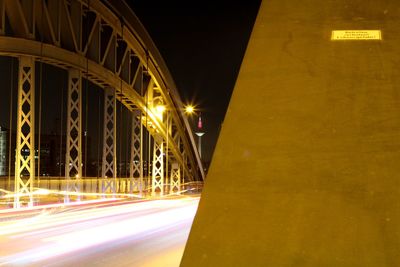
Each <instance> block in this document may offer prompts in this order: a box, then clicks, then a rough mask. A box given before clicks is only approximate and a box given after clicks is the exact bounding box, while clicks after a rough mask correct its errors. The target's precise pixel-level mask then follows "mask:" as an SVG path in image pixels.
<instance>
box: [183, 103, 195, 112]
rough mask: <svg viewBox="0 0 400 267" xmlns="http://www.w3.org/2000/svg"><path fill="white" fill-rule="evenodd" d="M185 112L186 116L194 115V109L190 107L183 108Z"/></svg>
mask: <svg viewBox="0 0 400 267" xmlns="http://www.w3.org/2000/svg"><path fill="white" fill-rule="evenodd" d="M185 112H186V113H187V114H193V113H194V107H193V106H192V105H187V106H186V107H185Z"/></svg>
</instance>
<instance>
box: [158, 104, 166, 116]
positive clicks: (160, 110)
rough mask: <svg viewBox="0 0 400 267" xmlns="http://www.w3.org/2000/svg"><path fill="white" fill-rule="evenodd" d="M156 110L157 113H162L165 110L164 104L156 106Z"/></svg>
mask: <svg viewBox="0 0 400 267" xmlns="http://www.w3.org/2000/svg"><path fill="white" fill-rule="evenodd" d="M156 110H157V112H158V113H159V114H162V113H164V111H165V106H164V105H158V106H156Z"/></svg>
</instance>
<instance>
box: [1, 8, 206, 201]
mask: <svg viewBox="0 0 400 267" xmlns="http://www.w3.org/2000/svg"><path fill="white" fill-rule="evenodd" d="M0 55H1V56H11V57H14V58H17V59H18V61H19V66H18V112H17V131H16V159H15V185H14V190H15V193H16V201H15V203H16V206H19V195H23V194H28V195H29V194H31V193H32V192H33V189H34V188H33V187H34V181H35V153H34V151H35V140H34V139H35V138H34V137H35V130H34V129H35V121H34V119H35V61H39V62H42V63H46V64H51V65H54V66H57V67H59V68H62V69H65V70H67V72H68V97H67V101H68V104H67V108H68V110H67V122H66V124H67V125H66V133H65V134H66V162H65V166H66V167H65V178H66V181H67V184H68V187H67V191H68V192H79V191H80V184H81V179H82V178H83V177H82V176H83V174H82V115H81V114H82V93H81V92H82V80H83V79H87V80H89V81H91V82H92V83H94V84H96V85H97V86H99V87H101V88H103V89H104V131H103V159H102V178H103V182H102V192H114V193H115V192H116V183H117V177H118V173H117V168H116V166H117V153H116V144H115V142H116V132H117V129H116V102H117V101H120V102H121V103H122V104H123V105H124V106H125V107H126V108H127V109H129V110H130V111H131V112H132V136H131V137H132V142H131V144H129V145H130V180H129V183H130V186H129V188H130V191H131V192H132V191H141V190H144V183H143V151H142V150H143V133H144V131H146V132H147V133H149V134H150V136H151V138H152V140H153V141H152V142H153V146H152V152H151V153H152V164H151V166H152V167H151V179H150V180H151V184H148V185H147V186H148V188H151V192H152V194H163V193H164V190H165V179H166V176H169V179H170V182H171V186H170V187H169V189H170V190H172V191H174V190H179V188H180V185H181V181H202V180H203V179H204V172H203V168H202V164H201V159H200V157H199V154H198V152H197V149H196V147H195V142H194V138H193V135H192V132H191V130H190V125H189V124H188V121H187V119H186V117H185V115H184V111H183V106H182V103H181V100H180V97H179V94H178V92H177V89H176V86H175V84H174V82H173V79H172V77H171V75H170V73H169V71H168V69H167V67H166V64H165V63H164V61H163V59H162V57H161V55H160V54H159V52H158V50H157V49H156V47H155V45H154V43H153V42H152V40H151V38H150V37H149V35H148V34H147V32H146V30H145V29H144V27H143V26H142V24H141V23H140V21H139V20H138V19H137V17H136V16H135V15H134V14H133V12H132V11H131V10H130V9H129V7H128V6H127V5H126V4H125V3H124V2H123V1H119V0H0ZM22 151H25V154H23V153H22ZM27 151H28V153H26V152H27ZM169 172H170V173H169ZM166 173H167V174H166ZM26 174H27V175H26Z"/></svg>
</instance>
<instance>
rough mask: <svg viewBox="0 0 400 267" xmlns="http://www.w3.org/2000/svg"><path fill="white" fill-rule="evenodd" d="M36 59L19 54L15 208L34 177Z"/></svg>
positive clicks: (27, 191) (31, 187)
mask: <svg viewBox="0 0 400 267" xmlns="http://www.w3.org/2000/svg"><path fill="white" fill-rule="evenodd" d="M34 139H35V60H34V58H33V57H20V59H19V71H18V113H17V140H16V161H15V185H14V188H15V198H14V208H19V207H20V205H21V203H20V197H21V194H28V195H29V205H32V204H33V198H32V192H33V183H34V180H35V140H34Z"/></svg>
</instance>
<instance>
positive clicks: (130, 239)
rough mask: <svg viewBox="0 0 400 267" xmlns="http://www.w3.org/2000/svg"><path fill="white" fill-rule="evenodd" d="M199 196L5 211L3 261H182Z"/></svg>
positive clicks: (0, 225) (0, 217) (0, 221)
mask: <svg viewBox="0 0 400 267" xmlns="http://www.w3.org/2000/svg"><path fill="white" fill-rule="evenodd" d="M198 201H199V198H198V197H181V198H176V199H163V200H150V201H139V202H138V201H136V202H134V201H127V200H112V201H103V202H95V203H90V202H89V203H84V202H82V203H83V204H82V205H73V206H64V205H59V206H55V205H52V206H50V207H47V208H44V209H37V208H36V209H32V210H29V209H24V210H21V211H18V210H12V209H10V210H6V211H4V210H3V211H2V212H1V213H0V266H71V265H76V264H78V265H81V266H178V265H179V262H180V258H181V256H182V253H183V249H184V245H185V243H186V240H187V236H188V233H189V230H190V227H191V224H192V221H193V218H194V215H195V213H196V209H197V205H198ZM159 264H161V265H159Z"/></svg>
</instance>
